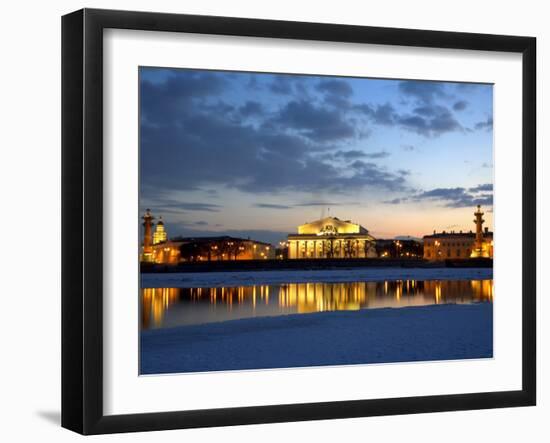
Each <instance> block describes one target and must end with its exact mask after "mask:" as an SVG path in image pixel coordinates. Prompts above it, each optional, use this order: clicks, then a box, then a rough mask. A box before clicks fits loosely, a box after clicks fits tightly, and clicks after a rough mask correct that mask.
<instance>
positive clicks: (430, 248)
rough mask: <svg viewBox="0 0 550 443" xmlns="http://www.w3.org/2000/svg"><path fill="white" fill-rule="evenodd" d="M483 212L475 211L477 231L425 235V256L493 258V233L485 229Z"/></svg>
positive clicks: (439, 258)
mask: <svg viewBox="0 0 550 443" xmlns="http://www.w3.org/2000/svg"><path fill="white" fill-rule="evenodd" d="M483 214H484V213H483V212H482V211H481V206H479V205H478V206H477V210H476V212H474V217H475V219H474V223H475V225H476V232H472V231H469V232H462V231H460V232H455V231H451V232H445V231H443V232H439V233H436V232H435V231H434V233H433V235H425V236H424V258H425V259H427V260H445V259H467V258H493V233H492V232H490V231H489V228H485V229H483V223H485V220H483Z"/></svg>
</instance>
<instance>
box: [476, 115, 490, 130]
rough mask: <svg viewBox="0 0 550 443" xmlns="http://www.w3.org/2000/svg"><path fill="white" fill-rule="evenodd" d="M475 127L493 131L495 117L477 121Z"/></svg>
mask: <svg viewBox="0 0 550 443" xmlns="http://www.w3.org/2000/svg"><path fill="white" fill-rule="evenodd" d="M474 128H475V129H477V130H485V131H491V130H492V129H493V117H491V116H489V117H487V119H486V120H484V121H480V122H478V123H476V124H475V126H474Z"/></svg>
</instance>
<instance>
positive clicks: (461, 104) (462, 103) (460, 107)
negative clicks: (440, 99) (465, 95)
mask: <svg viewBox="0 0 550 443" xmlns="http://www.w3.org/2000/svg"><path fill="white" fill-rule="evenodd" d="M467 107H468V102H467V101H466V100H458V101H457V102H455V103H454V105H453V109H454V110H455V111H464V109H466V108H467Z"/></svg>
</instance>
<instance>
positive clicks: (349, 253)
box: [287, 217, 377, 259]
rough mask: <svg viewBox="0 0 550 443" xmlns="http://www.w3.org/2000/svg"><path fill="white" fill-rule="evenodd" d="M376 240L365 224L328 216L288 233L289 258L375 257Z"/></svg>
mask: <svg viewBox="0 0 550 443" xmlns="http://www.w3.org/2000/svg"><path fill="white" fill-rule="evenodd" d="M374 243H375V238H374V237H373V236H372V235H370V234H369V231H368V230H367V229H366V228H364V227H363V226H361V225H359V224H357V223H352V222H351V221H350V220H340V219H339V218H337V217H325V218H323V219H321V220H317V221H314V222H311V223H306V224H304V225H301V226H298V234H290V235H289V236H288V245H287V246H288V258H289V259H298V258H315V259H326V258H365V257H376V256H377V255H376V250H375V248H374Z"/></svg>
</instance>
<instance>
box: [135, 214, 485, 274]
mask: <svg viewBox="0 0 550 443" xmlns="http://www.w3.org/2000/svg"><path fill="white" fill-rule="evenodd" d="M483 215H484V213H483V212H482V211H481V207H480V206H478V207H477V209H476V211H475V212H474V220H473V222H474V225H475V232H474V231H469V232H462V231H459V232H455V231H450V232H446V231H443V232H435V231H434V233H433V234H431V235H426V236H424V237H423V239H422V241H418V240H415V239H391V240H385V239H376V238H374V237H373V236H372V235H371V234H370V233H369V231H368V230H367V229H366V228H365V227H363V226H361V225H359V224H357V223H353V222H352V221H351V220H340V219H339V218H337V217H325V218H322V219H320V220H316V221H314V222H311V223H306V224H303V225H301V226H298V229H297V231H298V232H297V233H296V234H289V235H288V237H287V239H286V240H285V241H281V242H279V244H278V245H276V246H273V245H271V244H269V243H265V242H261V241H256V240H253V239H250V238H238V237H231V236H212V237H174V238H171V239H168V235H167V232H166V229H165V226H164V221H163V220H162V217H160V218H159V219H158V222H156V223H155V221H154V220H155V217H154V216H153V214H152V213H151V211H150V210H149V209H147V211H146V212H145V214H144V215H143V217H142V218H143V227H144V236H143V243H142V248H141V261H142V262H149V263H163V264H177V263H179V262H194V261H223V260H267V259H290V260H292V259H352V258H417V259H420V258H424V259H426V260H433V261H437V260H445V259H469V258H493V233H492V232H490V231H489V229H488V228H483V223H485V220H483Z"/></svg>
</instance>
